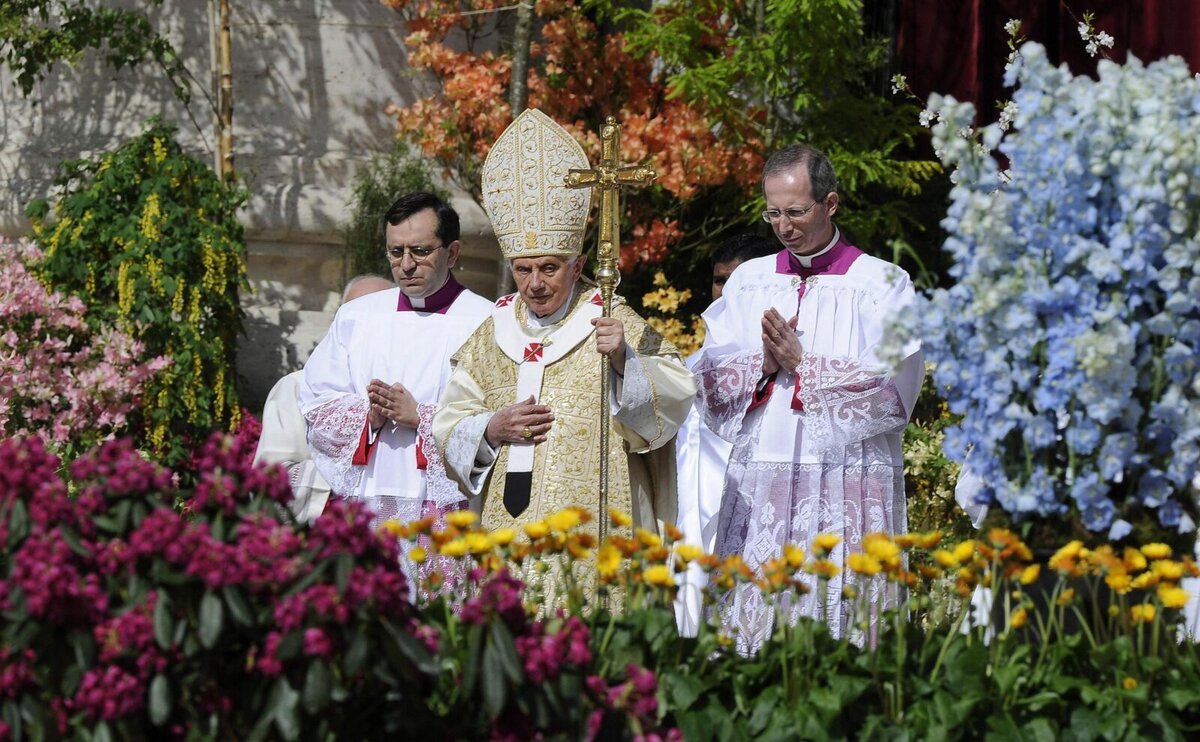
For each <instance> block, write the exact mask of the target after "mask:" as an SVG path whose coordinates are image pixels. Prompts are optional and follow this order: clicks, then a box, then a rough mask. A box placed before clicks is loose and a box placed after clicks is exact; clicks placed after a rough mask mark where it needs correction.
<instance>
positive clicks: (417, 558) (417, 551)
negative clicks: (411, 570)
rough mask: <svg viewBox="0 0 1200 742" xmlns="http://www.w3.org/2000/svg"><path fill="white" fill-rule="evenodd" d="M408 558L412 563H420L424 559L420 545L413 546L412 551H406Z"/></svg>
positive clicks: (423, 552) (423, 551)
mask: <svg viewBox="0 0 1200 742" xmlns="http://www.w3.org/2000/svg"><path fill="white" fill-rule="evenodd" d="M408 558H409V559H411V560H412V561H413V562H414V563H416V564H420V563H421V562H423V561H425V550H424V549H422V548H421V547H420V546H414V547H413V549H412V551H410V552H408Z"/></svg>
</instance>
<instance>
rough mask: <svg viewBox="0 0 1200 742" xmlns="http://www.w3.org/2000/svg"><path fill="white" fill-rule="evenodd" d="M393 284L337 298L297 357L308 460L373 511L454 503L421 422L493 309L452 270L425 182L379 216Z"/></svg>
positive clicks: (394, 513) (436, 508)
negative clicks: (320, 332)
mask: <svg viewBox="0 0 1200 742" xmlns="http://www.w3.org/2000/svg"><path fill="white" fill-rule="evenodd" d="M384 221H385V225H384V235H385V237H386V245H387V247H386V252H387V257H388V261H389V263H390V264H391V269H392V279H393V280H394V281H395V284H396V287H394V288H392V289H390V290H388V291H380V292H377V293H374V294H371V295H369V296H365V297H362V298H360V299H355V300H354V301H350V302H347V303H346V304H344V305H343V306H342V307H341V309H339V310H338V313H337V316H336V317H335V319H334V321H333V326H332V327H331V328H330V330H329V334H328V335H326V336H325V339H324V340H322V341H321V343H320V344H319V345H318V346H317V348H316V350H314V351H313V354H312V356H310V357H309V359H308V363H307V364H305V367H304V383H303V384H302V385H301V388H300V392H299V395H298V396H299V401H300V408H301V411H302V412H303V413H304V416H305V418H306V419H307V421H308V442H309V446H310V448H311V449H312V453H313V460H314V461H315V462H316V465H317V469H318V470H319V471H320V472H321V474H322V475H323V476H324V477H325V479H326V480H328V481H329V484H330V486H331V487H332V489H333V493H334V495H335V496H339V497H346V498H359V499H361V500H363V501H364V502H365V503H367V505H368V506H369V507H370V508H371V510H372V511H373V512H374V513H375V514H376V516H377V517H378V518H379V519H391V518H395V519H398V520H401V521H408V520H416V519H418V518H421V517H425V516H428V515H435V516H437V515H440V514H444V513H445V512H448V511H449V510H456V509H461V508H463V507H465V506H466V500H465V498H463V497H462V496H461V495H460V494H459V493H458V488H457V487H456V486H455V485H454V484H453V483H452V482H450V481H449V480H447V479H446V474H445V469H444V468H443V467H442V463H441V457H440V456H439V455H438V453H437V449H436V447H435V446H434V445H433V436H432V433H431V430H430V427H429V426H430V424H431V422H432V420H433V412H434V409H435V407H436V404H437V401H438V398H439V397H440V396H441V393H442V389H443V387H444V386H445V385H446V381H447V380H448V379H449V377H450V364H449V361H450V356H451V355H452V354H453V353H454V351H456V350H457V349H458V346H459V345H461V344H462V342H463V341H464V340H466V339H467V337H469V336H470V335H471V333H472V332H474V331H475V328H476V327H478V326H479V323H481V322H482V321H483V320H484V319H486V318H487V317H488V315H489V314H490V313H491V308H492V303H491V302H490V301H488V300H487V299H484V298H483V297H481V296H479V295H477V294H475V293H473V292H471V291H468V290H466V289H465V288H463V286H462V285H461V284H460V283H458V281H456V280H455V279H454V275H453V274H452V273H451V270H452V269H453V268H454V265H455V264H456V263H457V261H458V255H459V250H460V249H461V248H462V245H461V243H460V242H459V239H458V238H459V227H458V214H456V213H455V212H454V210H453V209H452V208H450V206H448V205H447V204H446V203H444V202H443V201H442V200H441V199H440V198H438V197H437V196H435V195H433V194H431V193H422V192H419V193H412V194H409V195H407V196H404V197H402V198H400V199H399V200H397V201H396V202H395V203H394V204H392V207H391V208H390V209H388V211H387V214H386V216H385V218H384Z"/></svg>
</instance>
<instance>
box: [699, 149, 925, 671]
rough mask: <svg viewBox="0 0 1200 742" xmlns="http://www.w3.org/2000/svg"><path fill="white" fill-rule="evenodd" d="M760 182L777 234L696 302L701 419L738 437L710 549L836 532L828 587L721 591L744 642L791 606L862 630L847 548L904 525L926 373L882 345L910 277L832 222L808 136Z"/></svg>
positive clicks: (770, 547)
mask: <svg viewBox="0 0 1200 742" xmlns="http://www.w3.org/2000/svg"><path fill="white" fill-rule="evenodd" d="M763 195H764V197H765V199H766V206H767V208H766V210H765V211H763V213H762V218H763V221H765V222H767V223H768V224H770V225H771V229H772V231H774V233H775V236H776V237H777V238H778V239H779V242H781V243H782V244H783V247H784V249H783V250H780V251H779V253H778V254H776V255H773V256H770V257H762V258H757V259H755V260H749V261H747V262H746V263H744V264H742V266H741V267H739V268H738V269H737V270H736V271H735V272H734V273H733V275H732V276H731V277H730V279H729V282H728V283H727V284H726V286H725V291H724V293H723V294H722V297H721V298H720V299H718V300H717V301H716V302H714V303H713V305H712V306H711V307H709V309H708V311H706V312H705V313H704V321H705V325H706V327H707V330H708V334H707V337H706V338H705V341H704V346H703V347H702V348H701V350H700V351H699V353H700V356H701V357H700V359H699V361H698V362H697V364H696V366H695V370H696V375H697V379H698V382H699V387H700V397H699V398H698V400H697V404H698V405H700V406H701V407H702V409H703V410H704V415H705V422H706V423H707V424H708V425H709V426H710V427H711V428H712V430H713V431H714V432H716V433H717V434H718V435H720V436H721V437H722V438H724V439H725V440H727V441H730V442H731V443H733V444H734V446H733V452H732V454H731V456H730V460H729V465H728V467H727V468H726V473H725V488H724V492H723V494H722V496H721V507H720V514H719V516H718V525H717V531H716V538H717V553H718V554H719V555H721V556H727V555H731V554H739V555H741V556H742V557H743V558H744V559H745V560H746V563H747V564H748V565H749V566H751V567H752V568H760V567H761V566H762V565H763V563H764V562H766V561H768V560H770V559H775V558H779V557H781V556H782V552H783V547H784V545H786V544H797V545H800V546H803V547H808V546H809V544H811V542H812V540H813V538H814V537H815V536H817V535H818V534H822V533H833V534H836V535H838V536H840V537H841V542H840V543H839V544H838V545H837V546H836V547H835V548H833V549H831V550H829V552H828V554H827V555H826V556H827V558H828V559H829V560H831V561H832V562H833V564H835V565H836V566H837V568H838V569H836V570H832V571H833V572H834V573H835V574H834V576H833V577H832V578H831V579H830V580H829V582H828V585H827V590H824V591H818V590H817V589H816V584H815V578H813V577H812V576H811V575H808V576H806V577H805V579H806V580H807V581H808V582H809V583H810V584H809V588H810V590H809V592H808V593H807V594H801V593H800V592H796V593H791V594H785V595H782V596H776V597H775V598H774V601H775V603H776V604H775V605H773V604H772V600H770V599H768V598H767V597H766V596H765V595H763V593H762V592H761V591H760V590H758V588H757V587H756V586H755V585H754V584H753V583H748V584H746V585H739V586H738V587H737V588H735V589H734V590H733V591H731V593H730V594H729V595H728V596H727V597H726V598H724V599H723V600H722V602H721V603H720V604H719V605H718V606H717V612H718V614H719V615H720V618H721V621H722V622H723V624H724V625H725V628H726V630H728V631H730V632H732V633H733V634H734V635H735V636H736V637H737V644H738V649H739V650H740V651H743V652H753V651H755V650H756V649H757V647H758V646H759V645H761V643H762V642H763V641H764V640H765V639H766V638H767V637H768V636H770V635H771V631H772V625H773V622H774V618H775V616H776V611H779V613H778V615H781V616H783V617H784V618H785V619H786V620H788V621H795V620H797V619H798V618H799V617H800V616H802V615H804V616H810V617H813V618H816V619H826V620H828V621H829V622H830V629H831V630H832V631H833V632H834V634H835V635H842V634H843V633H846V632H854V631H856V628H855V627H853V626H851V625H850V624H849V620H848V619H849V612H848V611H846V610H844V607H845V604H844V603H843V602H842V598H841V595H842V586H843V581H845V582H847V583H853V582H854V579H855V578H854V575H853V574H850V573H847V571H846V569H845V557H846V556H847V555H848V554H850V553H851V552H854V551H859V550H861V549H862V548H863V547H862V538H863V536H865V535H866V534H868V533H872V532H884V533H891V534H897V533H904V532H905V531H906V528H907V527H906V523H905V507H904V462H903V458H902V454H901V447H900V439H901V434H902V432H903V430H904V427H905V426H906V425H907V423H908V416H909V414H910V413H911V411H912V406H913V403H914V402H915V401H916V398H917V394H918V392H919V391H920V389H921V381H922V379H923V378H924V363H923V361H922V357H921V352H920V349H919V347H916V346H915V345H914V346H913V347H909V348H906V349H905V356H906V357H905V359H904V361H903V363H902V364H901V367H900V369H899V370H898V371H893V370H892V369H891V368H889V367H888V366H887V365H886V364H884V363H883V362H882V361H881V360H880V359H879V358H878V357H877V356H876V349H877V348H878V346H879V344H880V341H881V340H882V339H883V337H884V335H885V333H886V332H887V322H888V319H889V315H890V314H892V313H893V312H894V311H895V310H896V309H897V308H899V307H901V306H903V305H904V304H905V303H906V302H908V301H910V300H911V298H912V295H913V288H912V282H911V281H910V280H909V277H908V275H907V274H906V273H905V272H904V271H902V270H901V269H900V268H899V267H897V266H895V265H892V264H891V263H887V262H885V261H883V260H879V259H878V258H874V257H871V256H869V255H866V254H864V253H863V252H862V251H861V250H859V249H858V248H856V247H854V246H852V245H851V244H850V243H849V242H848V241H847V240H846V239H845V237H844V236H843V235H842V233H841V231H840V230H838V228H837V227H836V226H835V225H834V223H833V217H834V215H836V214H837V211H838V206H839V203H838V193H837V180H836V178H835V177H834V173H833V167H832V166H831V165H830V163H829V160H828V158H826V157H825V155H824V154H822V153H821V152H820V151H819V150H816V149H814V148H812V147H807V146H804V145H795V146H791V147H787V148H785V149H783V150H780V151H779V152H776V153H775V154H774V155H772V156H771V158H770V159H769V160H768V161H767V164H766V166H765V168H764V172H763ZM861 587H862V589H863V590H866V591H867V592H868V593H869V594H868V595H867V600H868V603H869V604H871V605H879V604H880V602H881V601H883V602H888V601H890V602H892V603H893V604H894V602H895V599H896V597H895V595H888V596H885V595H884V594H883V593H882V592H881V591H882V590H883V587H882V586H881V585H879V584H876V583H865V584H863V585H862V586H861ZM819 596H828V599H827V600H826V601H825V602H824V603H822V602H820V600H819ZM872 620H873V619H872ZM859 638H861V635H860V636H859Z"/></svg>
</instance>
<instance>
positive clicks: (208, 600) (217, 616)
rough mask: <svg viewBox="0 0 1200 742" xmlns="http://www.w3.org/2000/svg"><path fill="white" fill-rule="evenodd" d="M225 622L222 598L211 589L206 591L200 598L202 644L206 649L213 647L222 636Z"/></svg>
mask: <svg viewBox="0 0 1200 742" xmlns="http://www.w3.org/2000/svg"><path fill="white" fill-rule="evenodd" d="M224 623H225V611H224V608H223V606H222V603H221V599H220V598H218V597H217V594H216V593H214V592H212V591H211V590H207V591H205V593H204V597H203V598H201V599H200V644H201V645H202V646H203V647H204V648H205V649H212V648H213V647H215V646H216V645H217V640H218V639H220V638H221V629H222V627H223V626H224Z"/></svg>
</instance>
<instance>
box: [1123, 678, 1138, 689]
mask: <svg viewBox="0 0 1200 742" xmlns="http://www.w3.org/2000/svg"><path fill="white" fill-rule="evenodd" d="M1121 686H1122V687H1124V688H1125V690H1133V689H1135V688H1137V687H1138V681H1137V679H1136V678H1132V677H1130V676H1128V675H1126V676H1125V679H1124V680H1122V681H1121Z"/></svg>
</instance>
